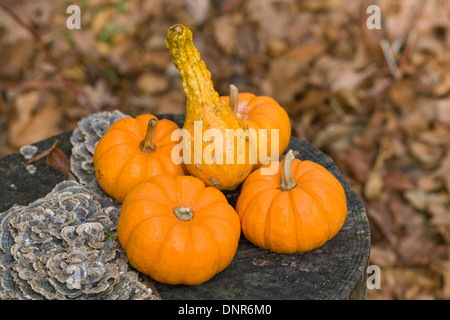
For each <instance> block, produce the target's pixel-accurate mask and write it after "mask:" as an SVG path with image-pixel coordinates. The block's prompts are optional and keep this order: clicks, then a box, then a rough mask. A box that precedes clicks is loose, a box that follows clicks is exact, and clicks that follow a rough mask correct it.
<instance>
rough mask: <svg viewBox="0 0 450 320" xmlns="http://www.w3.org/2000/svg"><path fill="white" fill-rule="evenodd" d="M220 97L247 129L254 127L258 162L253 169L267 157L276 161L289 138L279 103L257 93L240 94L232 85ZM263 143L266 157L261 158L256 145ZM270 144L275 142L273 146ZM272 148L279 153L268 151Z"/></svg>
mask: <svg viewBox="0 0 450 320" xmlns="http://www.w3.org/2000/svg"><path fill="white" fill-rule="evenodd" d="M220 99H221V100H222V101H224V102H225V103H226V104H227V106H229V107H230V108H231V109H232V110H233V111H234V113H235V114H236V115H237V116H238V118H239V119H241V120H242V122H244V123H245V124H247V125H248V128H249V129H253V130H255V132H256V134H257V137H258V139H257V143H258V144H257V148H256V151H257V154H256V159H257V163H256V165H255V166H254V167H253V169H257V168H259V167H260V166H261V164H265V163H267V162H269V161H270V160H278V159H279V156H281V155H282V154H283V152H284V151H285V150H286V148H287V147H288V145H289V139H290V138H291V121H290V119H289V115H288V114H287V112H286V111H285V110H284V109H283V108H282V107H281V106H280V105H279V104H278V102H276V101H275V100H274V99H273V98H271V97H267V96H256V95H254V94H253V93H249V92H244V93H239V91H238V89H237V87H236V86H234V85H230V96H221V97H220ZM260 129H263V130H262V131H261V130H260ZM264 129H266V130H267V131H264ZM272 129H277V130H278V140H276V141H273V142H272V131H271V130H272ZM275 137H276V136H275ZM262 143H264V144H265V145H266V155H267V156H268V158H267V159H264V158H261V155H260V148H259V146H260V144H262ZM272 143H274V144H275V145H274V146H272ZM277 145H278V147H277ZM272 147H273V148H276V149H274V150H277V149H278V150H277V151H278V155H274V154H271V150H272Z"/></svg>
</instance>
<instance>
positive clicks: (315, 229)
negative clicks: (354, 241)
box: [236, 159, 347, 253]
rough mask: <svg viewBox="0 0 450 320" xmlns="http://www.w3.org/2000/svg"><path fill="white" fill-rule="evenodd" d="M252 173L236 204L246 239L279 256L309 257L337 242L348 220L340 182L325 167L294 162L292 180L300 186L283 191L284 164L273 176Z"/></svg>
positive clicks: (280, 164) (298, 161)
mask: <svg viewBox="0 0 450 320" xmlns="http://www.w3.org/2000/svg"><path fill="white" fill-rule="evenodd" d="M268 165H269V164H266V165H263V166H262V167H261V168H260V169H257V170H256V171H254V172H253V173H251V174H250V175H249V176H248V178H247V179H246V181H245V182H244V184H243V185H242V191H241V194H240V196H239V198H238V201H237V204H236V211H237V213H238V215H239V217H240V220H241V227H242V232H243V234H244V236H245V237H246V238H247V239H248V240H249V241H250V242H252V243H253V244H255V245H257V246H259V247H261V248H264V249H269V250H272V251H275V252H278V253H294V252H306V251H311V250H314V249H317V248H319V247H320V246H322V245H323V244H324V243H325V242H327V241H328V240H330V239H331V238H333V237H334V236H335V235H336V234H337V233H338V232H339V230H340V229H341V228H342V226H343V224H344V222H345V220H346V217H347V201H346V196H345V192H344V189H343V187H342V185H341V184H340V182H339V181H338V180H337V179H336V178H335V177H334V176H333V175H332V174H331V173H330V172H329V171H328V170H326V169H325V168H324V167H322V166H320V165H319V164H317V163H314V162H311V161H300V160H298V159H294V160H293V161H292V166H291V170H290V174H291V175H292V178H293V180H295V183H296V186H295V187H293V188H292V189H290V190H288V191H287V190H282V189H281V188H280V184H281V182H282V169H283V167H282V163H280V162H278V165H279V170H278V172H277V173H276V174H274V175H262V174H261V169H262V168H264V167H266V166H268Z"/></svg>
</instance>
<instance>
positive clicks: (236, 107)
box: [230, 84, 241, 118]
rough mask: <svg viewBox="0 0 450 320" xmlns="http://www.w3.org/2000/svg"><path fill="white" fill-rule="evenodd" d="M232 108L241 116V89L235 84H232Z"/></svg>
mask: <svg viewBox="0 0 450 320" xmlns="http://www.w3.org/2000/svg"><path fill="white" fill-rule="evenodd" d="M230 108H231V110H233V112H234V113H235V114H236V115H237V116H238V117H239V118H241V115H240V114H239V89H238V88H237V87H236V86H235V85H234V84H230Z"/></svg>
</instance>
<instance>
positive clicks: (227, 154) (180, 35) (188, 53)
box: [166, 24, 253, 190]
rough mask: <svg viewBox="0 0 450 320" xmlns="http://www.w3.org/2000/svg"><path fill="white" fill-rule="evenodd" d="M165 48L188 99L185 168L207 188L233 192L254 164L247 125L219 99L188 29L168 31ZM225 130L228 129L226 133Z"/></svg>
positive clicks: (180, 26) (176, 27)
mask: <svg viewBox="0 0 450 320" xmlns="http://www.w3.org/2000/svg"><path fill="white" fill-rule="evenodd" d="M166 45H167V48H168V49H169V52H170V54H171V56H172V61H173V63H174V65H175V67H176V68H177V69H178V70H179V71H180V74H181V77H182V78H183V89H184V92H185V94H186V97H187V100H186V120H185V122H184V126H183V128H184V129H185V130H187V131H188V132H189V133H190V138H191V143H190V150H191V152H190V153H191V154H190V157H189V156H186V154H184V157H185V158H184V160H185V165H186V168H187V170H188V171H189V173H190V174H191V175H193V176H195V177H198V178H200V179H202V180H203V181H204V182H205V184H206V185H208V186H213V187H216V188H217V189H219V190H233V189H235V188H236V187H237V186H239V185H240V184H241V183H242V182H243V181H244V180H245V178H246V177H247V176H248V175H249V174H250V172H251V171H252V168H253V161H252V160H251V158H250V156H249V154H250V153H251V151H250V145H251V143H250V139H252V138H251V137H250V138H249V136H248V135H247V136H245V134H246V133H248V125H247V124H245V123H244V122H243V121H242V120H241V119H239V117H238V116H237V115H236V114H235V113H234V112H233V110H232V109H231V108H230V107H228V106H227V105H226V103H225V102H224V101H223V100H221V99H220V98H219V94H218V93H217V92H216V90H215V89H214V85H213V83H212V80H211V73H210V72H209V71H208V70H207V68H206V65H205V63H204V61H203V60H202V59H201V58H200V54H199V52H198V50H197V49H196V48H195V46H194V44H193V41H192V32H191V31H190V30H189V28H187V27H185V26H183V25H180V24H176V25H174V26H172V27H171V28H169V30H168V33H167V38H166ZM197 121H198V122H197ZM200 121H201V122H200ZM208 129H215V130H208ZM227 129H231V130H228V132H227ZM240 130H242V131H240ZM239 132H240V133H243V134H241V135H237V136H239V137H240V138H236V140H235V141H234V144H233V145H231V139H228V141H229V143H228V144H227V142H226V141H227V134H228V137H231V136H230V133H239ZM199 134H201V137H200V139H199V137H198V135H199ZM220 136H221V137H222V138H221V137H220ZM233 139H234V138H233ZM239 140H240V141H239ZM194 141H196V142H194ZM185 142H186V141H185ZM200 144H201V145H200ZM243 146H244V147H243ZM221 150H222V151H221ZM233 151H234V152H233ZM186 160H188V161H186Z"/></svg>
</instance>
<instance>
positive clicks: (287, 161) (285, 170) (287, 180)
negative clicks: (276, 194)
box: [280, 150, 297, 191]
mask: <svg viewBox="0 0 450 320" xmlns="http://www.w3.org/2000/svg"><path fill="white" fill-rule="evenodd" d="M294 159H295V156H294V152H292V150H289V152H288V153H287V154H286V156H285V157H284V160H283V166H282V170H281V184H280V189H281V190H284V191H289V190H291V189H293V188H295V187H296V186H297V182H295V180H294V179H293V178H292V174H291V167H292V161H294Z"/></svg>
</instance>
